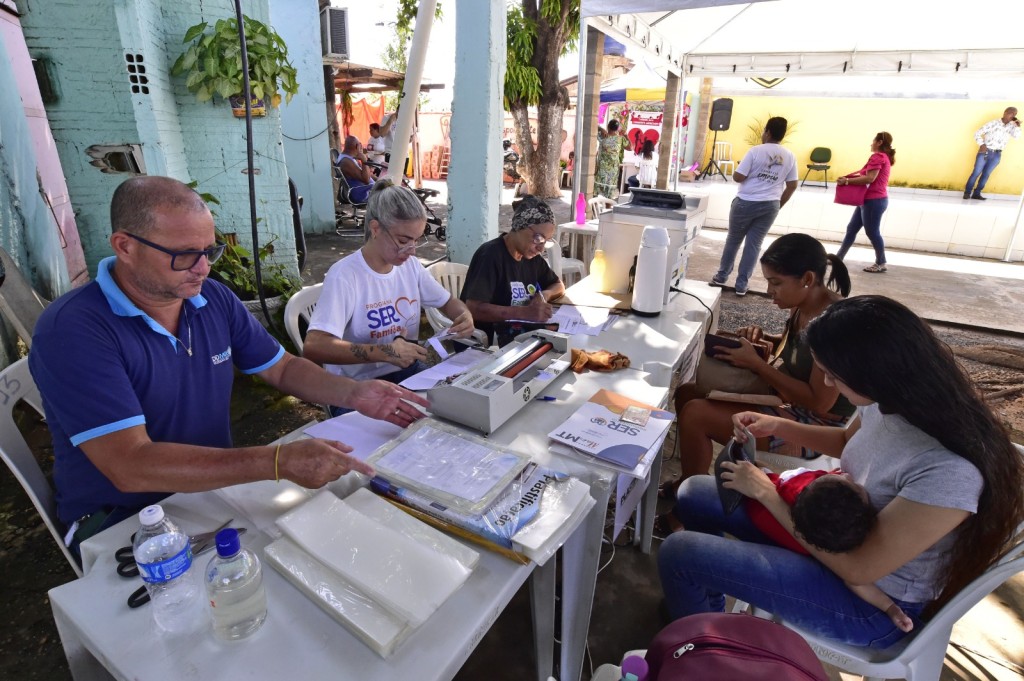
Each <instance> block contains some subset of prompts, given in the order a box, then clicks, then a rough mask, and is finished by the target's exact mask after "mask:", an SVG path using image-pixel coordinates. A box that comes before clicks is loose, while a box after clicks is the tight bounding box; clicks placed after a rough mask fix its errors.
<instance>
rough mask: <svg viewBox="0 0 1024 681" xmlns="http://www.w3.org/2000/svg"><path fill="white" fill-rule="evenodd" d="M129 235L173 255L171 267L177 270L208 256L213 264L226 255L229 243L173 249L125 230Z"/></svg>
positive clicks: (208, 259)
mask: <svg viewBox="0 0 1024 681" xmlns="http://www.w3.org/2000/svg"><path fill="white" fill-rule="evenodd" d="M125 234H127V235H128V236H130V237H131V238H133V239H135V240H136V241H138V242H139V243H142V244H145V245H147V246H149V247H150V248H155V249H156V250H158V251H160V252H161V253H166V254H167V255H169V256H171V269H172V270H174V271H175V272H184V271H185V270H190V269H192V268H193V267H195V266H196V263H197V262H199V258H201V257H203V256H204V255H205V256H206V261H207V262H208V263H210V264H211V265H212V264H213V263H215V262H217V261H218V260H219V259H220V256H222V255H224V249H225V248H227V244H225V243H222V242H220V241H218V242H217V243H216V245H215V246H210V247H209V248H204V249H203V250H201V251H172V250H171V249H169V248H164V247H163V246H161V245H160V244H155V243H153V242H152V241H149V240H148V239H143V238H142V237H141V236H137V235H135V234H132V233H131V232H125Z"/></svg>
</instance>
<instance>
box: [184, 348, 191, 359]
mask: <svg viewBox="0 0 1024 681" xmlns="http://www.w3.org/2000/svg"><path fill="white" fill-rule="evenodd" d="M185 352H187V353H188V356H189V357H191V356H192V348H185Z"/></svg>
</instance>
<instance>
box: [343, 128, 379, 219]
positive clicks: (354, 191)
mask: <svg viewBox="0 0 1024 681" xmlns="http://www.w3.org/2000/svg"><path fill="white" fill-rule="evenodd" d="M337 165H338V168H339V169H340V170H341V174H342V175H344V176H345V180H346V181H347V182H348V189H349V199H350V200H351V201H352V203H366V199H367V197H368V196H369V195H370V190H371V189H372V188H373V183H374V179H373V173H372V172H371V171H370V167H369V166H368V165H366V154H364V153H363V145H362V144H360V143H359V140H358V139H357V138H356V137H355V135H349V136H348V137H346V138H345V148H344V149H342V151H341V153H340V154H338V160H337Z"/></svg>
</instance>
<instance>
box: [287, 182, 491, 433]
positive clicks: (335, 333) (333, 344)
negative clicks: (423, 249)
mask: <svg viewBox="0 0 1024 681" xmlns="http://www.w3.org/2000/svg"><path fill="white" fill-rule="evenodd" d="M426 224H427V217H426V212H425V211H424V209H423V204H421V203H420V201H419V199H417V198H416V195H415V194H413V193H412V191H411V190H410V189H408V188H406V187H400V186H395V185H394V184H393V183H392V182H391V181H390V180H381V181H379V182H377V184H375V185H374V187H373V191H372V192H371V193H370V197H369V200H368V201H367V204H366V225H367V240H366V243H365V244H364V245H363V247H362V248H361V249H359V250H358V251H356V252H355V253H353V254H351V255H349V256H346V257H344V258H342V259H341V260H339V261H338V262H336V263H335V264H334V265H333V266H332V267H331V269H330V270H328V272H327V276H326V277H325V278H324V286H323V291H322V293H321V294H320V300H319V301H317V305H316V309H314V310H313V317H312V319H310V322H309V332H308V333H307V335H306V341H305V343H304V345H303V349H302V354H303V356H304V357H306V358H307V359H309V360H312V361H314V362H317V363H318V364H323V365H324V368H325V369H327V371H329V372H331V373H333V374H339V375H342V376H348V377H349V378H354V379H359V380H362V379H368V378H379V379H383V380H385V381H391V382H392V383H399V382H401V381H403V380H405V379H406V378H408V377H409V376H412V375H413V374H415V373H417V372H419V371H421V370H423V369H424V368H426V367H425V366H424V365H423V363H422V360H424V359H426V356H427V351H426V350H425V349H424V348H422V347H421V346H420V345H418V344H417V342H416V341H417V339H418V338H419V332H420V308H421V306H423V305H427V306H429V307H436V308H439V309H440V310H441V311H442V312H443V313H444V314H445V315H446V316H447V317H448V318H449V319H452V320H453V323H452V326H451V332H452V333H453V334H454V335H455V336H457V337H459V338H465V337H467V336H469V335H470V334H471V333H473V316H472V315H471V314H470V312H469V310H468V309H467V308H466V305H465V303H463V302H462V301H461V300H459V299H458V297H457V296H453V295H451V294H450V293H449V292H448V291H446V290H445V289H444V288H443V287H442V286H441V285H440V284H439V283H438V282H437V281H436V280H435V279H434V278H433V277H432V276H430V273H429V272H427V271H426V269H424V267H423V265H422V264H420V261H419V259H417V258H416V257H414V256H415V254H416V249H417V248H419V246H421V245H422V240H421V239H422V237H423V231H424V229H425V227H426ZM338 413H343V411H339V412H338Z"/></svg>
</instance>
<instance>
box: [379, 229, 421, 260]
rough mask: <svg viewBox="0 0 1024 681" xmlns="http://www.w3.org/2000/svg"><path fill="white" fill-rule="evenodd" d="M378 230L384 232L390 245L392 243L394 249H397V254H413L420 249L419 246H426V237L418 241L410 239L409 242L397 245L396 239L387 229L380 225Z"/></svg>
mask: <svg viewBox="0 0 1024 681" xmlns="http://www.w3.org/2000/svg"><path fill="white" fill-rule="evenodd" d="M380 228H381V229H382V230H384V232H385V233H386V234H387V235H388V238H390V239H391V243H393V244H394V245H395V248H397V249H398V252H399V253H415V252H416V249H418V248H420V247H421V246H426V245H427V239H426V237H420V238H419V239H412V240H410V241H407V242H406V243H404V244H400V243H398V239H396V238H395V235H394V234H392V233H391V230H390V229H388V228H387V227H385V226H384V225H381V226H380Z"/></svg>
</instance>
